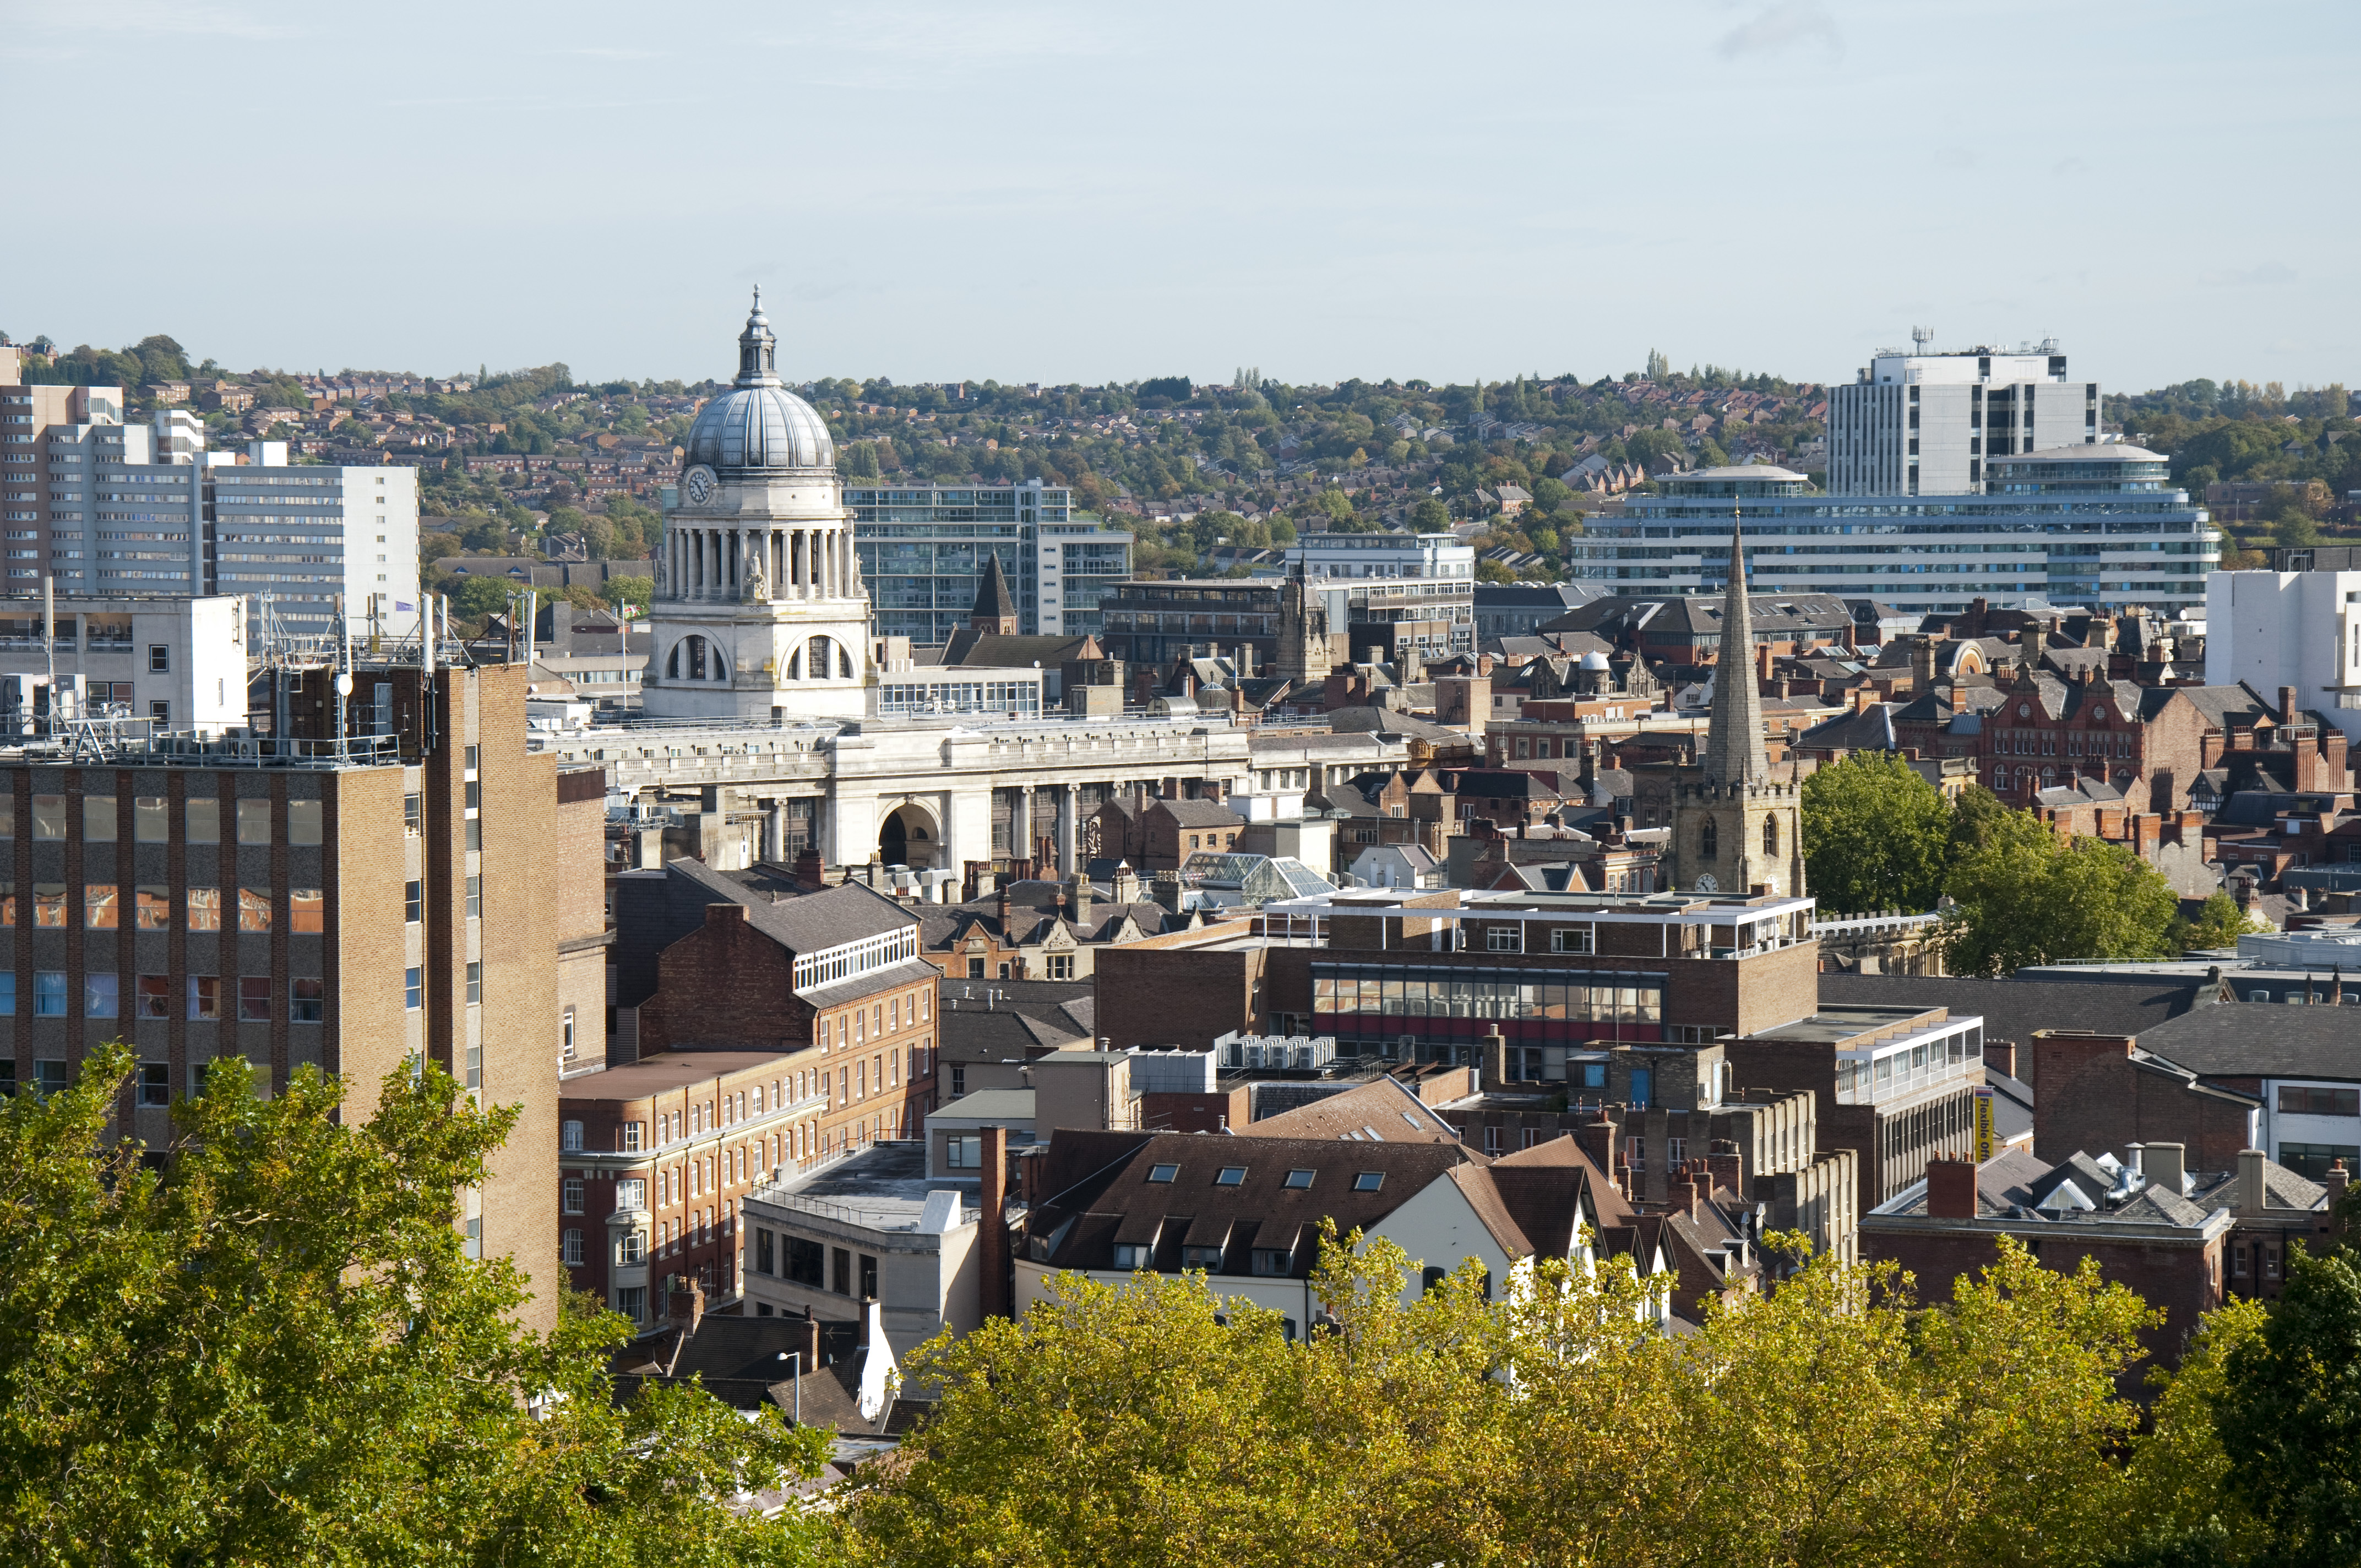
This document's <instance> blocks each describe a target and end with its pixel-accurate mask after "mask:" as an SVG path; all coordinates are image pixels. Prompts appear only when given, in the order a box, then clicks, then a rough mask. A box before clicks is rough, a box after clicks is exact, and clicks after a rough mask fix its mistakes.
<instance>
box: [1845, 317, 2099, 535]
mask: <svg viewBox="0 0 2361 1568" xmlns="http://www.w3.org/2000/svg"><path fill="white" fill-rule="evenodd" d="M1915 335H1916V337H1917V339H1918V352H1916V353H1912V354H1905V353H1903V352H1902V351H1901V350H1900V349H1888V350H1885V351H1883V352H1881V353H1879V354H1878V355H1876V356H1874V357H1873V358H1872V359H1871V360H1870V362H1869V364H1868V365H1866V366H1864V367H1862V368H1861V373H1860V378H1859V379H1858V380H1856V381H1855V382H1854V383H1853V384H1852V385H1850V386H1836V387H1831V388H1829V389H1828V493H1829V494H1831V495H1838V496H1921V495H1924V496H1960V495H1976V494H1980V493H1982V490H1983V488H1984V484H1985V479H1984V476H1985V473H1986V471H1987V466H1988V464H1989V463H1990V461H1991V460H1992V459H1993V458H1995V457H2012V456H2016V455H2022V454H2024V453H2027V452H2040V451H2046V450H2048V449H2050V448H2053V447H2059V446H2074V445H2081V444H2085V443H2090V442H2095V441H2097V440H2098V439H2099V384H2098V383H2097V382H2096V381H2069V380H2067V379H2066V356H2064V355H2063V354H2060V353H2059V352H2058V351H2057V349H2058V345H2057V344H2056V343H2055V342H2048V341H2046V342H2044V343H2042V344H2040V345H2038V346H2037V348H2032V349H2025V350H2020V351H2019V352H2017V353H2015V354H2011V353H2009V352H2007V351H2006V350H2004V349H1996V348H1969V349H1962V350H1959V351H1955V352H1945V353H1940V354H1929V353H1927V352H1926V343H1927V334H1924V333H1920V334H1915Z"/></svg>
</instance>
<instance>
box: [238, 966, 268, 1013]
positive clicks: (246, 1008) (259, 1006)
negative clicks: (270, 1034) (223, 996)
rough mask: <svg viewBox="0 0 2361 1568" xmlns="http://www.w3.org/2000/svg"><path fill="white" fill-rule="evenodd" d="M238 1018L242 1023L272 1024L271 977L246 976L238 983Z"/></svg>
mask: <svg viewBox="0 0 2361 1568" xmlns="http://www.w3.org/2000/svg"><path fill="white" fill-rule="evenodd" d="M237 1016H238V1019H239V1021H240V1022H241V1023H247V1024H268V1023H269V1022H270V977H269V975H267V974H266V975H245V976H241V977H240V978H239V980H238V982H237Z"/></svg>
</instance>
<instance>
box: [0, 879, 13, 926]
mask: <svg viewBox="0 0 2361 1568" xmlns="http://www.w3.org/2000/svg"><path fill="white" fill-rule="evenodd" d="M15 924H16V883H13V882H0V926H14V925H15Z"/></svg>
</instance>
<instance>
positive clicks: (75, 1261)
mask: <svg viewBox="0 0 2361 1568" xmlns="http://www.w3.org/2000/svg"><path fill="white" fill-rule="evenodd" d="M133 1065H134V1062H133V1057H132V1054H131V1052H130V1051H129V1050H128V1049H126V1047H123V1046H122V1045H121V1044H120V1043H119V1042H118V1043H115V1044H110V1045H107V1046H105V1047H101V1048H99V1049H98V1050H95V1051H93V1053H92V1054H91V1055H90V1057H89V1058H87V1059H86V1060H85V1061H84V1063H83V1065H82V1076H81V1079H80V1081H79V1082H78V1083H76V1084H74V1085H73V1086H71V1087H70V1088H68V1089H66V1090H64V1091H60V1092H57V1093H54V1094H51V1095H49V1096H47V1097H46V1098H44V1097H42V1096H39V1095H34V1094H23V1095H19V1096H17V1097H16V1098H15V1099H13V1100H9V1101H5V1102H0V1173H5V1174H0V1192H5V1202H0V1267H5V1270H6V1277H7V1280H8V1288H7V1290H6V1291H5V1294H0V1398H5V1408H6V1409H7V1410H8V1412H9V1416H8V1420H7V1421H6V1422H5V1426H0V1485H4V1486H5V1495H6V1497H7V1498H8V1502H7V1505H6V1510H5V1518H0V1532H5V1541H6V1547H5V1553H6V1556H7V1558H8V1560H9V1561H11V1562H13V1563H28V1564H68V1563H73V1564H80V1563H157V1564H164V1563H199V1562H202V1563H316V1562H335V1563H381V1562H443V1563H469V1562H489V1561H495V1560H531V1561H536V1562H554V1563H585V1564H588V1563H598V1564H608V1563H669V1562H675V1561H679V1560H680V1558H681V1554H687V1555H688V1556H689V1559H690V1560H691V1561H696V1562H701V1563H714V1564H719V1563H735V1562H741V1561H746V1560H749V1559H750V1558H751V1559H752V1560H754V1561H760V1562H766V1563H787V1562H794V1561H797V1560H798V1559H799V1558H801V1557H802V1556H803V1555H804V1552H803V1550H802V1548H803V1544H804V1543H803V1541H802V1540H801V1537H802V1533H803V1531H804V1530H807V1529H808V1528H809V1527H807V1526H798V1525H795V1524H787V1523H764V1522H763V1521H761V1520H759V1519H753V1518H751V1517H748V1516H743V1515H740V1514H735V1513H732V1512H730V1510H729V1509H727V1508H724V1507H723V1506H722V1501H723V1499H724V1498H725V1497H726V1496H727V1495H728V1494H729V1493H730V1492H732V1491H735V1490H737V1489H738V1488H740V1487H741V1486H764V1485H774V1484H777V1483H779V1482H781V1481H783V1480H785V1479H788V1478H791V1477H794V1476H797V1475H811V1474H814V1473H815V1471H816V1469H817V1465H818V1462H819V1460H820V1459H821V1458H822V1457H823V1456H824V1454H825V1452H826V1450H825V1447H824V1443H825V1438H824V1436H823V1435H822V1434H819V1433H816V1432H796V1431H790V1430H789V1429H788V1428H787V1427H786V1426H785V1423H784V1422H782V1421H781V1420H778V1419H777V1417H776V1415H775V1414H774V1413H770V1414H765V1415H764V1416H763V1417H762V1418H761V1419H758V1420H746V1419H744V1418H742V1417H741V1416H740V1415H739V1414H738V1413H737V1412H736V1411H734V1410H731V1409H727V1408H725V1407H723V1406H722V1405H720V1404H719V1402H718V1401H716V1400H714V1399H712V1398H709V1397H708V1396H706V1395H705V1394H704V1393H703V1392H702V1391H699V1390H696V1389H661V1390H651V1391H650V1392H649V1393H647V1394H645V1395H643V1396H642V1397H641V1398H639V1399H638V1400H637V1401H635V1402H634V1404H633V1405H632V1406H631V1408H629V1409H616V1408H615V1407H614V1405H613V1404H612V1403H611V1398H610V1389H609V1378H608V1376H607V1374H606V1371H605V1360H606V1356H607V1354H609V1351H610V1350H611V1349H612V1348H613V1347H614V1346H616V1345H617V1344H619V1343H621V1342H622V1341H623V1340H624V1339H625V1338H626V1337H627V1335H628V1333H629V1325H627V1324H626V1323H624V1322H623V1321H622V1320H621V1319H620V1318H618V1317H615V1316H613V1315H612V1314H609V1313H607V1312H605V1311H603V1310H598V1308H596V1307H595V1306H583V1305H581V1304H580V1303H579V1302H576V1303H573V1304H571V1305H569V1307H568V1309H567V1310H565V1311H564V1312H562V1313H561V1315H560V1317H559V1321H558V1323H557V1326H556V1327H555V1329H554V1330H553V1331H552V1332H549V1333H547V1334H546V1335H544V1334H539V1333H535V1332H532V1331H530V1330H527V1329H525V1328H523V1327H521V1326H520V1325H519V1322H518V1321H517V1315H516V1314H517V1310H518V1309H519V1308H520V1307H521V1306H522V1303H523V1301H524V1300H525V1290H524V1285H523V1279H522V1276H521V1274H520V1273H519V1272H518V1270H517V1269H516V1267H515V1266H514V1265H513V1264H511V1263H510V1262H509V1261H507V1260H505V1259H497V1260H489V1261H477V1260H473V1259H470V1258H468V1257H467V1255H466V1251H465V1246H464V1243H463V1240H462V1238H461V1235H460V1234H459V1230H458V1228H457V1225H456V1203H455V1197H456V1193H457V1192H458V1191H459V1190H461V1189H463V1188H465V1187H467V1186H468V1185H470V1184H473V1183H475V1182H478V1181H480V1180H481V1179H483V1177H484V1173H485V1162H486V1160H487V1158H488V1157H489V1155H490V1154H491V1152H492V1151H493V1150H494V1149H496V1148H497V1147H498V1146H499V1145H500V1142H501V1140H502V1138H503V1137H504V1136H505V1135H506V1134H507V1132H508V1130H509V1128H510V1127H511V1125H512V1124H513V1123H514V1120H515V1112H514V1111H513V1110H512V1109H507V1110H491V1111H482V1110H478V1109H476V1108H475V1107H474V1106H473V1104H472V1102H471V1101H470V1100H469V1098H468V1097H467V1094H466V1092H465V1091H463V1090H462V1089H461V1088H460V1086H459V1085H458V1084H457V1083H456V1082H455V1081H454V1080H452V1079H451V1077H450V1076H449V1075H448V1074H446V1073H445V1072H444V1071H442V1070H441V1069H439V1068H437V1067H435V1066H434V1065H433V1064H432V1063H419V1064H416V1065H415V1066H414V1067H413V1068H405V1069H398V1070H397V1071H395V1072H394V1073H393V1074H391V1075H390V1076H389V1077H388V1078H387V1079H386V1080H385V1081H384V1082H383V1084H382V1085H380V1086H379V1091H378V1094H377V1105H376V1109H375V1111H374V1112H373V1113H371V1114H370V1115H369V1116H368V1118H367V1119H366V1120H361V1119H359V1118H355V1117H349V1116H346V1117H344V1118H340V1117H339V1115H338V1110H339V1102H341V1101H342V1099H343V1091H342V1090H341V1089H340V1087H339V1086H338V1085H337V1083H336V1082H335V1080H332V1079H330V1078H328V1077H327V1076H325V1075H324V1074H322V1073H320V1072H319V1071H318V1070H317V1069H311V1068H306V1069H301V1070H299V1071H297V1072H296V1073H295V1074H294V1075H293V1076H292V1077H291V1079H290V1080H288V1081H287V1082H286V1083H285V1085H284V1086H283V1088H282V1089H281V1090H280V1091H279V1092H277V1093H274V1094H273V1095H271V1096H270V1097H269V1098H267V1099H265V1098H258V1097H257V1096H256V1095H255V1094H254V1092H253V1078H252V1074H251V1072H250V1070H249V1069H247V1066H246V1064H245V1063H244V1061H243V1060H241V1059H240V1058H236V1057H229V1058H216V1060H215V1061H214V1065H213V1067H212V1069H211V1070H210V1071H209V1072H208V1074H207V1077H206V1082H205V1091H204V1093H203V1097H202V1098H200V1099H195V1100H188V1101H182V1102H180V1103H178V1104H177V1105H175V1106H174V1108H173V1112H172V1118H173V1126H174V1129H175V1132H176V1141H175V1142H174V1144H173V1146H171V1147H170V1149H169V1150H166V1151H159V1155H160V1156H161V1162H160V1168H154V1167H151V1165H150V1164H149V1162H148V1159H147V1152H148V1151H146V1150H145V1149H144V1148H143V1147H142V1146H141V1145H140V1144H139V1143H138V1141H137V1140H136V1139H129V1138H125V1137H122V1136H121V1135H120V1129H119V1127H118V1126H117V1125H116V1124H115V1117H116V1114H117V1113H118V1108H119V1107H120V1106H122V1105H125V1104H127V1103H128V1102H127V1099H126V1098H125V1097H126V1092H127V1085H128V1080H129V1076H130V1074H131V1072H132V1069H133Z"/></svg>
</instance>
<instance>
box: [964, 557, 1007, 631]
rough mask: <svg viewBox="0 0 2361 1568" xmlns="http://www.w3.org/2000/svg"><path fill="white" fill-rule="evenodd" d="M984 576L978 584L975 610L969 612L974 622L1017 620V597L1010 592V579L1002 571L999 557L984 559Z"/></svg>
mask: <svg viewBox="0 0 2361 1568" xmlns="http://www.w3.org/2000/svg"><path fill="white" fill-rule="evenodd" d="M984 560H985V565H984V571H983V576H982V577H981V578H979V579H978V580H977V582H976V587H975V608H974V609H972V610H970V611H969V612H968V617H969V619H970V620H1016V595H1015V594H1013V593H1010V592H1009V591H1008V577H1007V576H1006V574H1005V573H1004V572H1002V571H1001V569H1000V557H999V555H997V554H991V555H987V556H985V557H984Z"/></svg>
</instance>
